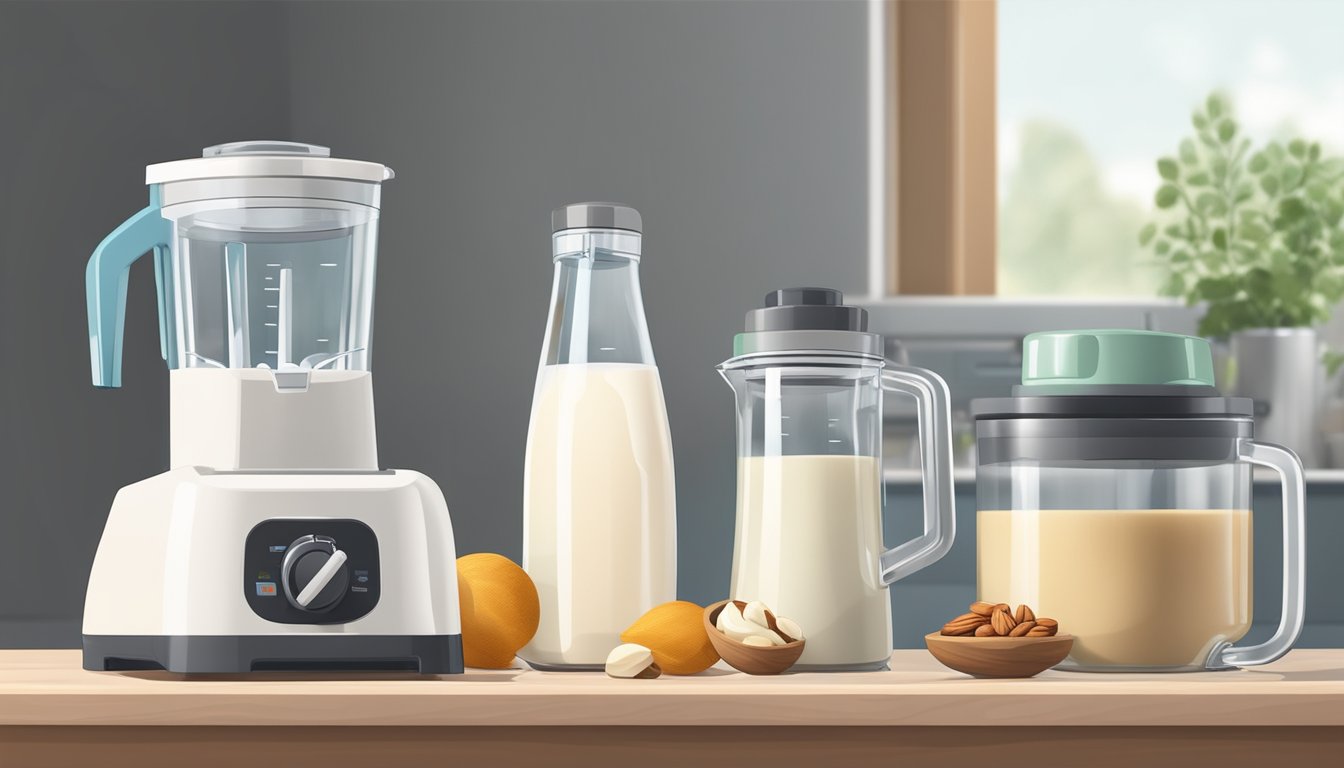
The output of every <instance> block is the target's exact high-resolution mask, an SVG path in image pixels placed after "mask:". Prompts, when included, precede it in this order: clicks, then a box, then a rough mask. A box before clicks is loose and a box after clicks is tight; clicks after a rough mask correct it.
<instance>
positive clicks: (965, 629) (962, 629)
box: [942, 621, 984, 636]
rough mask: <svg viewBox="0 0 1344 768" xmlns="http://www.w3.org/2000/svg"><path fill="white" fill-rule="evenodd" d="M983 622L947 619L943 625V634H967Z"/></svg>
mask: <svg viewBox="0 0 1344 768" xmlns="http://www.w3.org/2000/svg"><path fill="white" fill-rule="evenodd" d="M982 624H984V622H983V621H949V622H948V623H946V624H944V625H943V632H942V633H943V634H944V635H954V636H955V635H969V634H971V633H972V632H974V631H975V630H976V629H977V628H978V627H980V626H981V625H982Z"/></svg>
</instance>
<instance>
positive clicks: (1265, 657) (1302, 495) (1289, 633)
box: [1205, 440, 1307, 669]
mask: <svg viewBox="0 0 1344 768" xmlns="http://www.w3.org/2000/svg"><path fill="white" fill-rule="evenodd" d="M1237 457H1238V458H1239V459H1241V460H1243V461H1246V462H1249V463H1251V464H1258V465H1259V466H1262V467H1269V468H1270V469H1273V470H1274V471H1275V472H1277V473H1278V475H1279V483H1280V485H1281V486H1282V487H1283V611H1282V613H1281V614H1280V618H1279V628H1278V629H1277V630H1275V631H1274V635H1273V637H1270V638H1269V639H1268V640H1266V641H1265V642H1263V643H1261V644H1259V645H1251V646H1247V647H1245V648H1238V647H1237V646H1234V645H1231V644H1229V643H1223V644H1222V645H1220V646H1219V647H1217V648H1215V649H1214V650H1213V653H1212V654H1210V656H1209V660H1208V662H1207V664H1206V665H1205V666H1207V667H1208V668H1210V669H1225V668H1227V667H1249V666H1254V665H1256V664H1268V663H1269V662H1271V661H1274V660H1276V659H1278V658H1280V657H1282V656H1283V655H1284V654H1285V653H1287V652H1288V650H1289V649H1290V648H1292V647H1293V643H1294V642H1296V641H1297V636H1298V635H1299V634H1301V633H1302V620H1303V614H1304V613H1305V610H1304V602H1305V598H1304V596H1303V589H1304V586H1305V581H1306V570H1307V540H1306V524H1307V520H1306V518H1307V514H1306V506H1305V504H1306V488H1305V483H1304V481H1303V478H1302V462H1301V461H1299V460H1298V458H1297V454H1295V453H1293V452H1292V451H1290V450H1288V449H1287V448H1282V447H1279V446H1277V445H1271V444H1269V443H1257V442H1255V441H1253V440H1241V441H1239V443H1238V445H1237Z"/></svg>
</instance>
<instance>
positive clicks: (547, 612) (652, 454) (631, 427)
mask: <svg viewBox="0 0 1344 768" xmlns="http://www.w3.org/2000/svg"><path fill="white" fill-rule="evenodd" d="M672 473H673V470H672V443H671V439H670V437H669V432H668V426H667V409H666V406H665V405H664V402H663V390H662V385H661V383H660V382H659V379H658V369H657V368H655V367H653V366H651V365H635V364H624V363H589V364H567V365H549V366H545V367H544V368H543V370H542V373H541V375H540V377H539V380H538V382H537V392H536V395H535V398H534V402H533V407H532V423H531V426H530V428H529V430H528V435H527V458H526V468H525V476H524V484H523V509H524V524H523V529H524V530H523V568H524V569H525V570H526V571H527V573H528V575H529V576H531V577H532V581H533V582H534V583H535V584H536V586H537V593H538V595H539V597H540V598H541V624H540V626H539V627H538V629H537V633H536V635H535V636H534V637H533V638H532V641H531V642H530V643H529V644H528V645H527V646H526V647H525V648H523V650H522V651H520V652H519V654H518V655H519V656H521V657H523V658H524V659H526V660H527V661H529V662H535V663H537V664H540V665H549V666H562V667H563V666H577V667H595V668H600V667H601V666H602V665H603V663H604V662H605V661H606V658H607V654H608V653H610V652H611V649H612V648H614V647H616V646H617V645H619V644H620V633H621V632H623V631H624V630H625V629H626V628H627V627H629V626H630V624H631V623H633V622H634V621H635V619H637V618H639V617H640V616H641V615H642V614H643V613H644V612H645V611H647V610H649V609H650V608H652V607H653V606H655V605H658V604H660V603H664V602H667V601H669V600H674V599H676V590H677V571H676V511H675V510H676V499H675V487H674V481H673V474H672Z"/></svg>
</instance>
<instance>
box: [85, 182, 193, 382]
mask: <svg viewBox="0 0 1344 768" xmlns="http://www.w3.org/2000/svg"><path fill="white" fill-rule="evenodd" d="M172 236H173V226H172V223H171V222H169V221H168V220H167V219H164V218H163V215H162V213H161V211H160V203H159V188H158V186H157V185H154V186H151V187H150V188H149V205H148V206H147V207H146V208H145V209H144V210H142V211H140V212H139V213H137V214H135V215H134V216H132V217H131V218H129V219H127V220H126V221H125V222H123V223H122V225H121V226H119V227H117V228H116V229H114V230H112V234H110V235H108V236H107V237H105V238H103V242H101V243H99V244H98V247H97V248H96V249H94V251H93V256H91V257H90V258H89V266H88V268H87V269H85V271H84V290H85V298H86V299H87V301H88V307H89V362H90V363H91V365H92V368H93V385H94V386H95V387H120V386H121V347H122V335H123V332H124V331H125V325H126V282H127V279H128V278H129V277H130V272H131V265H132V264H134V263H135V261H136V260H137V259H139V258H140V257H141V256H143V255H145V254H146V253H148V252H150V251H154V276H155V278H156V282H157V284H158V291H157V293H158V299H159V351H160V353H161V354H162V355H163V358H164V359H165V360H169V357H170V354H171V345H170V344H169V341H170V338H169V336H170V333H171V329H170V327H169V323H168V314H167V313H168V311H169V310H170V307H169V306H168V305H167V302H168V291H169V288H170V281H169V279H168V278H169V275H168V264H167V259H168V243H169V241H170V240H171V239H172ZM169 365H170V366H171V365H172V361H171V360H169Z"/></svg>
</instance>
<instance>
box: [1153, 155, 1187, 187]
mask: <svg viewBox="0 0 1344 768" xmlns="http://www.w3.org/2000/svg"><path fill="white" fill-rule="evenodd" d="M1157 175H1159V176H1161V177H1162V178H1164V179H1166V180H1167V181H1175V180H1176V179H1178V178H1180V176H1181V168H1180V166H1179V165H1177V164H1176V161H1175V160H1173V159H1172V158H1170V157H1163V158H1158V161H1157Z"/></svg>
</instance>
